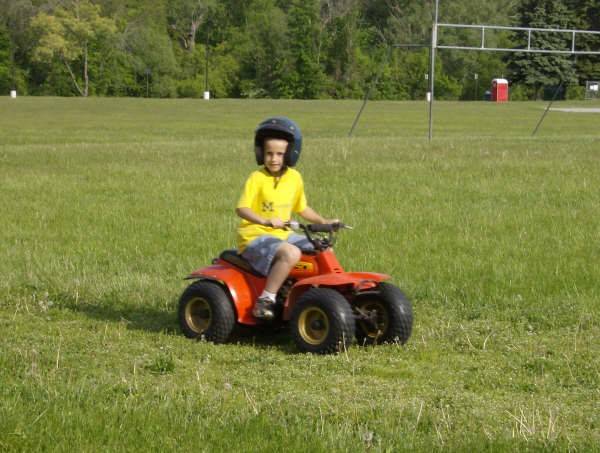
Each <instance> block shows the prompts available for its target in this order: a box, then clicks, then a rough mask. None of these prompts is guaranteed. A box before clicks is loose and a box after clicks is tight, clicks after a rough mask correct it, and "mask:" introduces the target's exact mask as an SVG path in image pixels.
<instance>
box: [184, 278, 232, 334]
mask: <svg viewBox="0 0 600 453" xmlns="http://www.w3.org/2000/svg"><path fill="white" fill-rule="evenodd" d="M179 324H180V325H181V330H182V331H183V333H184V335H185V336H186V337H188V338H205V339H206V340H208V341H212V342H213V343H224V342H225V341H227V339H228V338H229V335H230V334H231V332H232V330H233V327H234V325H235V314H234V311H233V307H232V306H231V302H230V301H229V297H228V296H227V294H226V293H225V291H224V290H223V288H221V287H220V286H219V285H217V284H216V283H213V282H210V281H205V280H201V281H197V282H194V283H192V284H191V285H190V286H188V287H187V289H186V290H185V291H184V292H183V294H182V295H181V298H180V299H179Z"/></svg>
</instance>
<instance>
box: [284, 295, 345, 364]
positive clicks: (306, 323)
mask: <svg viewBox="0 0 600 453" xmlns="http://www.w3.org/2000/svg"><path fill="white" fill-rule="evenodd" d="M354 324H355V321H354V315H353V314H352V308H351V307H350V304H349V303H348V301H347V300H346V299H345V298H344V296H342V295H341V294H340V293H338V292H337V291H334V290H332V289H328V288H312V289H310V290H308V291H307V292H305V293H304V294H303V295H302V296H301V297H300V298H299V299H298V302H297V303H296V305H295V307H294V309H293V311H292V322H291V326H292V335H293V337H294V342H295V343H296V346H297V347H298V349H300V350H301V351H303V352H313V353H317V354H330V353H334V352H339V351H342V350H344V349H345V348H347V347H348V346H349V345H350V344H351V343H352V341H354Z"/></svg>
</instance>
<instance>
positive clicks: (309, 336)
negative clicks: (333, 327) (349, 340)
mask: <svg viewBox="0 0 600 453" xmlns="http://www.w3.org/2000/svg"><path fill="white" fill-rule="evenodd" d="M298 330H299V331H300V336H301V337H302V339H303V340H304V341H305V342H307V343H308V344H310V345H313V346H317V345H320V344H321V343H323V342H324V341H325V339H326V338H327V335H328V334H329V318H328V317H327V315H326V314H325V312H324V311H323V310H321V309H320V308H318V307H309V308H307V309H305V310H304V311H303V312H302V313H300V318H299V319H298Z"/></svg>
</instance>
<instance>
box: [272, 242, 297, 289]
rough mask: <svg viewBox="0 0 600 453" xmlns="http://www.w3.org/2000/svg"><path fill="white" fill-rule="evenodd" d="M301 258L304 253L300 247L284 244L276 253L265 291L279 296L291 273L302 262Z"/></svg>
mask: <svg viewBox="0 0 600 453" xmlns="http://www.w3.org/2000/svg"><path fill="white" fill-rule="evenodd" d="M301 256H302V253H301V252H300V249H299V248H298V247H296V246H295V245H292V244H289V243H287V242H282V243H281V245H280V246H279V247H278V248H277V252H276V253H275V258H274V259H273V266H272V267H271V270H270V271H269V275H268V276H267V282H266V284H265V290H267V291H269V292H270V293H274V294H277V291H279V288H281V285H283V282H284V281H285V279H286V278H287V276H288V275H290V271H291V270H292V269H293V267H294V266H295V265H296V264H297V263H298V261H300V257H301Z"/></svg>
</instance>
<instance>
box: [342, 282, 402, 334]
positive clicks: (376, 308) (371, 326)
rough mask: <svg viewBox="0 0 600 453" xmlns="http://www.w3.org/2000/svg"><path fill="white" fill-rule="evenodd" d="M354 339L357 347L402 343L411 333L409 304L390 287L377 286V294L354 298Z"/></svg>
mask: <svg viewBox="0 0 600 453" xmlns="http://www.w3.org/2000/svg"><path fill="white" fill-rule="evenodd" d="M353 307H354V311H355V313H356V319H357V320H356V337H357V339H358V342H359V343H360V344H376V343H390V342H399V343H401V344H404V343H406V341H407V340H408V338H409V337H410V334H411V332H412V324H413V314H412V306H411V304H410V301H409V300H408V299H407V298H406V296H405V295H404V293H402V291H400V289H399V288H397V287H396V286H394V285H391V284H389V283H380V284H379V286H378V287H377V291H373V292H368V293H366V294H362V295H359V296H357V297H356V300H355V302H354V304H353Z"/></svg>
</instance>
